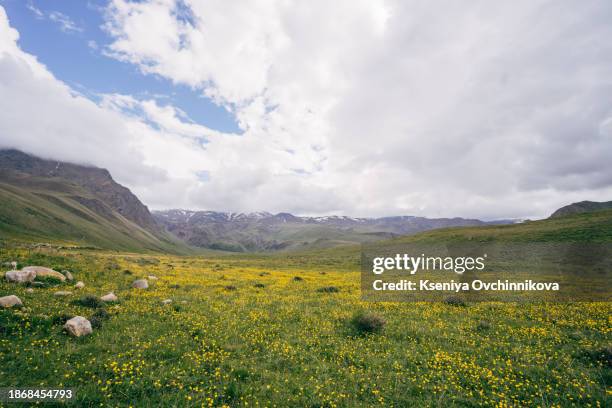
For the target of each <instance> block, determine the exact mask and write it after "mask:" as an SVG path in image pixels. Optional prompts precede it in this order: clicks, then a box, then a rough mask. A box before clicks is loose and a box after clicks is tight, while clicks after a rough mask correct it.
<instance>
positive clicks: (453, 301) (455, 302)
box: [444, 296, 467, 307]
mask: <svg viewBox="0 0 612 408" xmlns="http://www.w3.org/2000/svg"><path fill="white" fill-rule="evenodd" d="M444 303H446V304H447V305H450V306H458V307H464V306H467V305H466V303H465V301H464V300H463V299H461V298H460V297H459V296H449V297H447V298H446V299H444Z"/></svg>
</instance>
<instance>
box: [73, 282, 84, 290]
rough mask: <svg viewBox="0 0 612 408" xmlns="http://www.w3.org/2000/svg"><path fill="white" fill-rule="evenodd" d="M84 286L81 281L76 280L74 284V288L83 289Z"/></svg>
mask: <svg viewBox="0 0 612 408" xmlns="http://www.w3.org/2000/svg"><path fill="white" fill-rule="evenodd" d="M84 287H85V284H84V283H83V282H81V281H78V282H77V283H76V285H74V288H75V289H83V288H84Z"/></svg>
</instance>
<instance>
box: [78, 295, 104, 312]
mask: <svg viewBox="0 0 612 408" xmlns="http://www.w3.org/2000/svg"><path fill="white" fill-rule="evenodd" d="M73 303H74V304H75V305H78V306H83V307H90V308H92V309H97V308H101V307H103V306H104V302H102V301H101V300H100V299H98V298H97V297H95V296H93V295H85V296H83V297H81V298H80V299H78V300H75V301H74V302H73Z"/></svg>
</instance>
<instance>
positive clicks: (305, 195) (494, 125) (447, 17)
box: [106, 0, 612, 217]
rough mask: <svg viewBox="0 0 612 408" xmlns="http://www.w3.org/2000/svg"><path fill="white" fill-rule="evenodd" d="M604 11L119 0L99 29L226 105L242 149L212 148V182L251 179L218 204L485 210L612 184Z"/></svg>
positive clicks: (535, 205) (120, 50) (116, 50)
mask: <svg viewBox="0 0 612 408" xmlns="http://www.w3.org/2000/svg"><path fill="white" fill-rule="evenodd" d="M611 16H612V5H609V4H607V3H603V2H599V1H587V2H583V3H581V5H580V7H576V5H575V3H572V2H549V1H520V2H512V3H508V4H505V5H500V4H499V3H495V4H493V3H490V2H486V1H483V2H472V3H470V4H469V5H466V4H457V3H455V2H442V3H436V4H432V3H427V2H426V3H423V2H410V1H409V2H405V1H384V0H379V1H339V2H332V3H329V2H323V1H311V2H307V3H304V2H292V1H290V2H287V1H262V2H258V1H245V2H239V3H235V2H234V3H232V4H231V5H230V4H228V3H227V2H224V1H220V0H219V1H216V0H210V1H183V2H175V1H172V0H151V1H144V2H131V1H126V0H114V1H112V2H111V4H110V6H109V8H108V10H107V14H106V18H107V24H106V29H107V31H108V32H109V33H110V34H111V35H112V36H113V37H114V39H115V40H114V42H113V43H112V44H111V45H110V47H109V49H108V52H109V54H110V55H113V56H114V57H116V58H118V59H121V60H123V61H126V62H129V63H132V64H136V65H137V66H139V67H140V69H141V70H142V71H143V72H144V73H148V74H156V75H161V76H164V77H166V78H169V79H171V80H172V81H174V82H176V83H183V84H187V85H190V86H192V87H195V88H198V89H201V90H202V92H203V93H205V94H206V95H209V96H211V97H213V98H215V100H217V101H218V102H219V103H222V104H225V105H226V106H228V107H229V108H231V109H233V111H234V112H235V114H236V117H237V119H238V120H239V123H240V125H241V127H242V128H243V129H244V130H245V134H244V136H243V137H242V139H241V140H240V141H239V142H236V143H233V144H232V145H231V149H230V150H231V152H230V156H231V157H233V158H234V160H233V161H232V160H227V156H226V154H227V150H228V149H229V147H228V146H227V141H225V140H223V141H220V142H219V143H217V142H216V141H212V142H211V144H210V146H209V147H208V148H207V154H206V155H205V157H209V158H210V159H211V160H213V161H214V160H218V161H222V162H223V163H224V164H223V165H222V166H220V167H218V168H217V169H213V170H212V171H211V179H212V180H222V181H223V182H225V183H229V184H228V185H231V184H232V183H234V182H235V181H234V180H248V183H245V185H240V186H238V187H239V188H240V189H242V190H241V191H244V193H240V192H237V191H235V190H233V191H232V193H231V194H230V196H228V197H227V198H226V199H223V198H222V199H220V202H219V206H222V205H226V206H227V205H235V203H237V202H239V203H241V206H242V207H245V208H247V209H256V207H255V206H258V207H259V206H261V207H264V208H274V209H276V207H277V206H276V205H277V203H279V199H280V200H281V202H283V204H284V205H287V206H289V208H286V209H287V210H294V209H297V208H298V207H299V208H300V209H302V210H303V211H306V212H308V211H309V209H308V207H309V206H310V211H311V212H312V211H315V212H316V211H322V212H325V211H338V210H339V211H342V212H344V213H353V214H359V215H361V214H390V213H420V214H430V215H469V216H485V217H493V216H529V215H544V214H546V213H547V212H549V211H550V210H551V209H553V208H554V207H557V206H559V205H562V204H565V203H567V202H568V201H571V200H579V199H587V198H589V199H610V197H612V169H611V168H610V166H609V164H608V163H609V159H608V158H609V157H612V133H611V129H610V126H609V124H610V123H611V121H612V92H611V91H612V82H611V81H610V78H612V42H610V41H609V38H612V26H610V25H609V23H608V22H609V19H610V17H611ZM150 27H157V29H155V30H153V32H151V30H149V28H150ZM262 146H263V147H262ZM286 151H291V152H293V153H292V154H290V155H289V156H290V159H291V160H292V161H295V163H294V164H288V163H287V161H286V160H283V158H282V157H280V156H282V154H281V153H280V152H286ZM245 160H248V162H249V165H248V166H245V165H244V161H245ZM291 169H298V171H297V172H293V173H292V171H291ZM215 170H217V171H215ZM221 170H222V172H219V171H221ZM246 174H248V175H249V176H253V177H254V179H251V178H250V177H246V178H245V177H244V176H245V175H246ZM254 175H257V177H255V176H254ZM226 190H227V189H223V188H222V187H219V188H218V190H216V189H215V187H214V183H212V184H211V185H210V186H207V187H205V188H203V189H202V191H201V194H202V196H206V195H207V192H209V193H214V194H218V195H219V196H220V197H224V196H225V195H227V194H228V193H227V191H226ZM331 192H333V194H332V193H331ZM262 194H268V195H269V196H268V197H263V196H262ZM287 196H291V197H292V198H295V197H299V198H298V199H297V200H296V201H298V202H300V203H306V204H305V205H297V204H296V203H293V202H292V201H291V200H283V197H287ZM201 200H204V202H206V200H205V199H204V198H201ZM318 203H325V204H324V205H319V204H318ZM261 207H259V208H261Z"/></svg>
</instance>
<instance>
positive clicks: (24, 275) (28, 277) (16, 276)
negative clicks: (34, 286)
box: [4, 270, 36, 283]
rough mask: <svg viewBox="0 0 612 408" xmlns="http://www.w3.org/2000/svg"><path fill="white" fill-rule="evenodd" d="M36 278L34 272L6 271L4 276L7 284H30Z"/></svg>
mask: <svg viewBox="0 0 612 408" xmlns="http://www.w3.org/2000/svg"><path fill="white" fill-rule="evenodd" d="M35 278H36V272H32V271H24V270H21V271H8V272H7V273H5V274H4V279H6V280H7V281H8V282H15V283H25V282H32V281H33V280H34V279H35Z"/></svg>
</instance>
